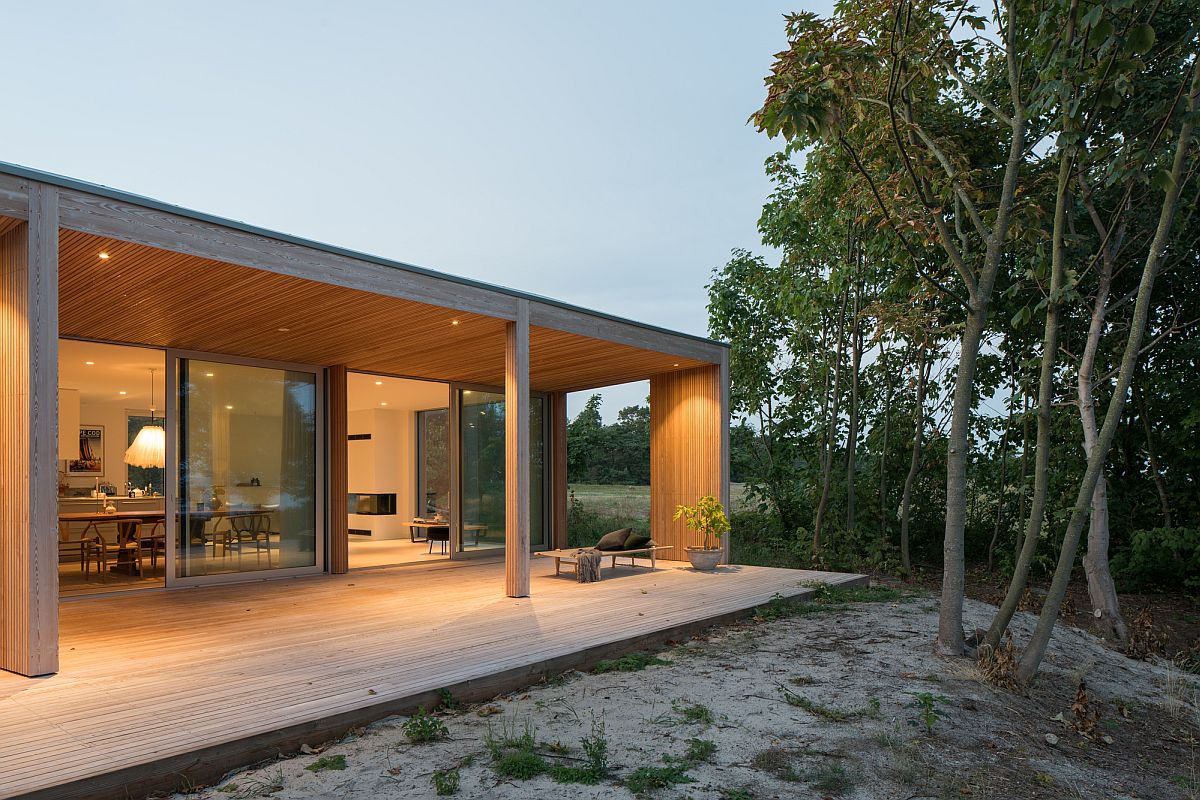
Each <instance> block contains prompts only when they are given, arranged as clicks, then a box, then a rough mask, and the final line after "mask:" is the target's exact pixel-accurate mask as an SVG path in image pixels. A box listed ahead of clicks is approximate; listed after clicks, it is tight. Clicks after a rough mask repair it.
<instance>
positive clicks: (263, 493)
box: [172, 357, 324, 583]
mask: <svg viewBox="0 0 1200 800" xmlns="http://www.w3.org/2000/svg"><path fill="white" fill-rule="evenodd" d="M175 363H176V374H175V378H176V390H175V392H174V396H173V398H172V399H173V400H174V401H175V402H174V406H175V419H176V423H177V424H176V429H177V432H176V437H175V463H176V464H177V465H178V472H177V482H176V485H175V487H173V488H174V489H175V495H176V496H175V508H176V514H175V519H174V523H175V524H174V535H173V541H174V553H173V555H174V559H173V560H174V569H173V571H172V576H173V577H174V579H175V580H174V581H173V582H174V583H181V582H182V583H187V582H192V581H191V580H190V579H199V578H203V577H204V576H210V575H226V576H228V575H232V574H242V573H245V574H249V573H257V574H260V575H262V574H263V573H270V574H290V573H302V572H310V571H311V572H317V571H320V570H321V569H322V568H323V566H324V563H323V561H324V558H323V557H324V546H323V525H322V518H323V514H324V511H323V507H322V491H321V482H322V480H323V475H322V469H321V458H322V457H323V454H322V452H321V450H322V448H321V435H320V434H321V427H320V426H321V408H320V397H321V392H320V385H319V380H318V375H317V373H316V371H315V370H305V369H300V368H293V367H290V366H278V367H276V366H270V365H263V364H261V363H229V362H224V361H216V360H208V359H200V358H185V357H177V358H176V362H175Z"/></svg>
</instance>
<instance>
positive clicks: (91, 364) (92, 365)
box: [83, 361, 96, 367]
mask: <svg viewBox="0 0 1200 800" xmlns="http://www.w3.org/2000/svg"><path fill="white" fill-rule="evenodd" d="M83 363H84V364H87V365H88V366H89V367H94V366H96V362H95V361H85V362H83Z"/></svg>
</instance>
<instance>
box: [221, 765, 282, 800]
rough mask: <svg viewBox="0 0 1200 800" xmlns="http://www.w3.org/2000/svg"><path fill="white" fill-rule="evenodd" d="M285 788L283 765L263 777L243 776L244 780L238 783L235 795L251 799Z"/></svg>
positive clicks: (242, 798)
mask: <svg viewBox="0 0 1200 800" xmlns="http://www.w3.org/2000/svg"><path fill="white" fill-rule="evenodd" d="M283 788H284V781H283V767H276V768H275V771H274V772H271V773H268V774H266V775H264V776H263V777H261V778H250V777H245V776H243V778H242V782H241V783H239V784H238V787H237V791H236V792H235V793H234V795H233V796H234V797H235V798H237V800H249V799H250V798H252V797H266V796H268V795H272V794H276V793H278V792H282V791H283Z"/></svg>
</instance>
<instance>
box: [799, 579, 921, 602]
mask: <svg viewBox="0 0 1200 800" xmlns="http://www.w3.org/2000/svg"><path fill="white" fill-rule="evenodd" d="M807 585H808V587H809V588H811V589H812V590H813V595H812V597H811V598H809V602H811V603H813V604H814V605H818V606H835V607H838V608H841V607H843V606H845V605H846V604H848V603H895V602H898V601H900V600H904V599H905V598H907V597H908V596H909V593H908V592H905V591H903V590H901V589H893V588H892V587H890V586H830V585H829V584H828V583H820V582H816V583H810V584H807Z"/></svg>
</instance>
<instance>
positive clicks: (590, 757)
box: [548, 720, 609, 786]
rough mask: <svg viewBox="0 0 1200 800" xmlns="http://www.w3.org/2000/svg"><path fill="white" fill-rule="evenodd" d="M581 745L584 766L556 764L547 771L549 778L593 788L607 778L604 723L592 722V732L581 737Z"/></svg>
mask: <svg viewBox="0 0 1200 800" xmlns="http://www.w3.org/2000/svg"><path fill="white" fill-rule="evenodd" d="M581 744H582V745H583V755H584V758H585V759H586V761H587V764H586V765H585V766H576V765H564V764H556V765H554V766H551V767H550V768H549V770H548V772H549V774H550V777H551V778H553V779H554V780H556V781H557V782H559V783H582V784H587V785H589V786H595V785H596V784H598V783H600V781H602V780H604V779H605V778H606V777H608V772H609V769H608V739H607V738H606V737H605V735H604V723H603V722H598V721H595V720H593V721H592V732H591V734H590V735H588V736H585V737H583V739H582V740H581ZM564 755H565V754H564Z"/></svg>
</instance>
